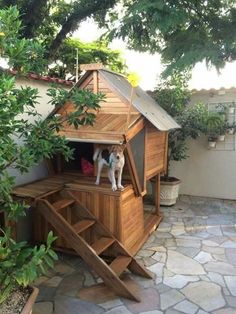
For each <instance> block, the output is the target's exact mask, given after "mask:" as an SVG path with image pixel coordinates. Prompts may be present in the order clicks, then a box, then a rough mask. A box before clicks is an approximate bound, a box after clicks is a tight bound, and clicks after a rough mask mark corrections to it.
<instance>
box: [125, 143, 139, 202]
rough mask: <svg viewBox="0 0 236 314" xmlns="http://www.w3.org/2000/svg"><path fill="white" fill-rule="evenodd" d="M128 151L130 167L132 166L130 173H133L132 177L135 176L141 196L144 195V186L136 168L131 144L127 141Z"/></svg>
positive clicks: (137, 190) (137, 189)
mask: <svg viewBox="0 0 236 314" xmlns="http://www.w3.org/2000/svg"><path fill="white" fill-rule="evenodd" d="M126 151H127V155H128V159H129V162H130V167H131V173H130V174H132V175H131V177H132V176H133V178H134V182H135V186H136V192H137V195H139V196H141V195H142V188H141V186H140V182H139V176H138V172H137V169H136V165H135V161H134V157H133V153H132V149H131V146H130V144H129V143H126ZM132 182H133V181H132Z"/></svg>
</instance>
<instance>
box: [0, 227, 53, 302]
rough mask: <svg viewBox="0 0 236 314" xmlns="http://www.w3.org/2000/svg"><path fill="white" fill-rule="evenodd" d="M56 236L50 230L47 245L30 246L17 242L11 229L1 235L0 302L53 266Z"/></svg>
mask: <svg viewBox="0 0 236 314" xmlns="http://www.w3.org/2000/svg"><path fill="white" fill-rule="evenodd" d="M55 239H56V237H53V234H52V232H49V234H48V237H47V245H46V246H45V245H41V246H40V247H38V248H37V247H36V246H35V247H29V246H28V245H27V243H26V242H19V243H17V242H15V241H14V240H13V239H12V238H11V237H10V230H7V231H6V232H3V236H0V291H1V294H0V304H1V303H2V302H4V301H5V299H6V298H7V297H8V295H9V294H10V293H11V291H12V290H13V289H15V288H16V287H17V286H23V287H26V286H28V285H29V284H30V283H32V282H33V281H34V280H35V279H37V278H38V277H39V276H41V275H45V274H46V270H47V269H48V268H52V267H53V264H54V261H55V260H57V255H56V254H55V253H54V251H53V250H52V249H51V245H52V243H53V241H54V240H55Z"/></svg>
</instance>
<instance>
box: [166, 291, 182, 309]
mask: <svg viewBox="0 0 236 314" xmlns="http://www.w3.org/2000/svg"><path fill="white" fill-rule="evenodd" d="M160 298H161V310H166V309H167V308H168V307H171V306H173V305H175V304H176V303H178V302H180V301H182V300H183V299H184V296H183V295H182V293H180V292H179V291H177V290H174V289H172V290H169V291H167V292H164V293H162V294H161V295H160Z"/></svg>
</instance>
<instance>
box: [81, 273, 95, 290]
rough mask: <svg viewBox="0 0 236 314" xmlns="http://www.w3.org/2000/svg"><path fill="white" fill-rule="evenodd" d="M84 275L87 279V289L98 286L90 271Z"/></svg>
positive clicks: (85, 284) (85, 282)
mask: <svg viewBox="0 0 236 314" xmlns="http://www.w3.org/2000/svg"><path fill="white" fill-rule="evenodd" d="M83 275H84V277H85V280H84V286H85V287H90V286H92V285H94V284H96V281H95V279H94V277H93V276H92V275H91V274H90V273H89V272H88V271H86V272H84V274H83Z"/></svg>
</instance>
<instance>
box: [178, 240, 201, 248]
mask: <svg viewBox="0 0 236 314" xmlns="http://www.w3.org/2000/svg"><path fill="white" fill-rule="evenodd" d="M176 243H177V246H183V247H195V248H200V247H201V242H200V241H199V240H198V241H196V240H188V239H177V240H176Z"/></svg>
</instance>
